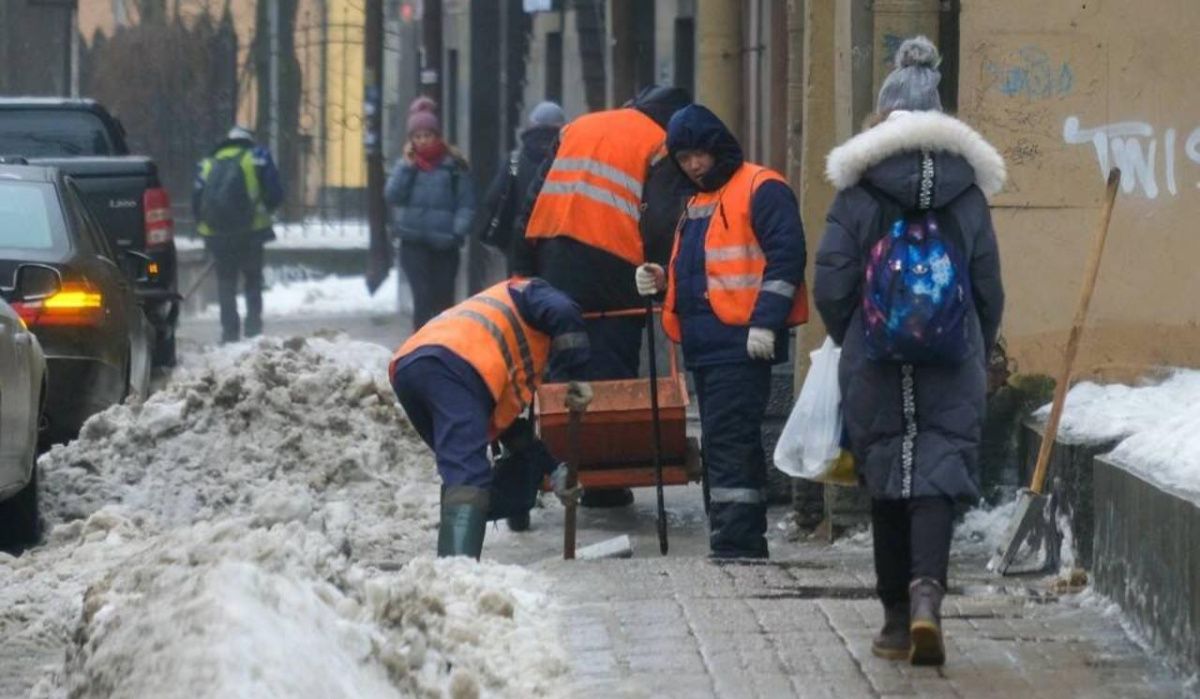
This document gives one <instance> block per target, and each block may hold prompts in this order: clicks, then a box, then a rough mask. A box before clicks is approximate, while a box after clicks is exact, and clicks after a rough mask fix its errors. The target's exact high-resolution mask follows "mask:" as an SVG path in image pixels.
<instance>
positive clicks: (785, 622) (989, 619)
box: [541, 545, 1195, 699]
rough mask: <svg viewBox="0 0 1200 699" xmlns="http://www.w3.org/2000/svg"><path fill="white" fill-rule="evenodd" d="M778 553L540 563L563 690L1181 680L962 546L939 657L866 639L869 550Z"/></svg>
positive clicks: (844, 688) (1094, 608)
mask: <svg viewBox="0 0 1200 699" xmlns="http://www.w3.org/2000/svg"><path fill="white" fill-rule="evenodd" d="M785 555H786V556H787V559H786V560H778V561H771V562H769V563H765V564H750V563H748V564H721V565H719V564H716V563H712V562H709V561H707V560H704V559H702V558H696V557H669V558H661V559H660V558H636V559H631V560H622V561H613V560H610V561H575V562H569V563H568V562H561V561H559V562H545V563H543V564H542V566H541V567H542V569H543V570H544V571H545V572H547V573H548V574H549V575H551V576H552V577H553V578H555V579H556V581H557V586H556V589H557V590H558V592H559V593H560V595H561V597H562V599H563V601H564V603H565V604H566V605H567V607H568V615H569V619H570V622H569V624H568V629H567V631H566V634H565V643H566V644H567V648H568V649H569V652H570V654H571V656H572V658H573V665H574V677H573V685H572V690H571V696H581V697H614V696H617V697H642V696H645V697H789V696H796V697H901V696H937V697H942V696H946V697H1009V698H1011V697H1021V698H1022V699H1026V698H1030V697H1056V698H1059V697H1178V696H1186V695H1187V694H1188V692H1189V691H1192V692H1194V691H1195V687H1194V686H1193V687H1187V686H1185V685H1184V684H1182V683H1181V682H1180V680H1179V679H1178V678H1176V677H1175V676H1174V675H1173V674H1172V673H1171V672H1170V671H1168V670H1167V669H1166V668H1165V667H1164V666H1162V665H1161V664H1160V663H1159V662H1157V661H1156V660H1153V659H1151V658H1149V657H1148V656H1147V654H1146V653H1145V652H1143V650H1142V649H1141V648H1140V647H1139V646H1138V645H1136V644H1135V643H1134V642H1133V641H1131V640H1130V638H1129V637H1128V636H1127V635H1126V634H1125V633H1124V632H1123V631H1122V629H1121V626H1120V622H1119V619H1118V618H1116V617H1114V616H1112V615H1105V614H1104V613H1102V609H1101V605H1100V604H1098V603H1096V602H1094V601H1089V600H1088V599H1087V596H1086V595H1085V596H1082V597H1081V596H1076V595H1067V596H1063V597H1059V596H1057V595H1055V594H1053V593H1051V592H1050V591H1049V590H1048V589H1046V588H1045V587H1044V586H1043V587H1039V586H1038V585H1037V584H1033V583H1030V584H1029V586H1026V584H1025V583H1022V582H1021V581H1020V580H1015V581H1014V580H1013V579H1003V580H1000V579H996V578H991V577H989V576H988V575H987V574H986V573H983V572H982V570H981V564H980V562H979V561H961V562H959V564H958V565H957V566H956V569H957V570H956V573H955V574H954V575H953V576H952V590H951V595H950V596H949V597H948V598H947V601H946V604H945V609H944V613H945V630H946V635H947V650H948V654H949V661H948V663H947V665H946V666H945V667H944V668H940V669H934V668H913V667H911V666H909V665H908V664H907V663H900V662H891V661H884V660H880V659H878V658H876V657H875V656H873V655H872V654H871V639H872V637H873V635H874V633H875V632H876V630H877V627H878V625H879V624H880V622H881V611H880V607H879V603H878V602H877V601H876V600H875V599H874V598H873V584H874V580H873V577H872V568H871V560H870V554H869V551H867V550H865V549H863V548H861V547H859V548H854V547H846V548H836V547H835V548H830V547H825V546H819V545H801V546H799V547H793V548H792V549H791V550H789V551H788V552H787V553H786V554H785Z"/></svg>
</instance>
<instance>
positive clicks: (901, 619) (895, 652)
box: [871, 602, 912, 660]
mask: <svg viewBox="0 0 1200 699" xmlns="http://www.w3.org/2000/svg"><path fill="white" fill-rule="evenodd" d="M908 624H909V620H908V602H900V603H899V604H892V605H887V604H885V605H883V629H882V630H880V632H879V635H878V636H876V637H875V641H874V642H873V643H872V644H871V652H872V653H874V654H875V655H876V656H878V657H880V658H884V659H886V660H904V659H905V658H907V657H908V653H909V648H910V646H911V645H912V641H911V639H910V638H909V633H908Z"/></svg>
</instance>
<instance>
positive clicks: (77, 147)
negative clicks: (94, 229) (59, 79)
mask: <svg viewBox="0 0 1200 699" xmlns="http://www.w3.org/2000/svg"><path fill="white" fill-rule="evenodd" d="M0 156H24V157H25V158H26V159H27V160H28V162H29V163H30V164H35V165H49V166H54V167H57V168H59V169H60V170H61V171H62V172H63V173H65V174H67V175H70V176H71V178H72V179H73V180H74V182H75V185H76V186H77V187H78V190H79V194H80V197H81V198H82V199H83V202H84V204H86V205H87V206H88V208H89V209H90V210H91V212H92V215H93V216H95V218H96V220H97V221H98V222H99V224H100V226H101V227H102V228H103V229H104V232H105V234H106V235H107V236H108V240H109V242H110V243H111V244H112V245H113V246H114V247H115V248H117V250H118V251H122V252H123V251H127V250H130V251H135V252H139V253H143V254H145V255H147V256H148V257H149V258H150V262H151V264H150V265H148V274H147V275H146V277H145V279H144V280H143V281H141V282H140V283H138V285H137V294H138V298H139V299H140V300H141V302H142V307H143V308H144V309H145V311H146V317H147V318H148V319H149V320H150V322H151V324H152V325H153V326H154V337H153V342H154V344H153V347H154V349H153V361H154V365H155V366H172V365H174V364H175V328H176V325H177V324H178V320H179V301H180V299H179V294H178V291H177V283H178V282H177V271H176V255H175V233H174V220H173V219H172V216H171V198H170V196H169V195H168V194H167V190H166V189H164V188H163V187H162V185H161V183H160V182H159V179H158V167H157V166H156V165H155V163H154V161H153V160H151V159H150V158H147V157H145V156H138V155H129V147H128V146H127V145H126V143H125V129H124V127H122V126H121V122H119V121H118V120H117V119H115V118H114V117H113V116H112V115H111V114H109V113H108V111H107V110H106V109H105V108H104V107H103V106H102V105H100V104H99V103H97V102H96V101H94V100H90V99H61V98H42V97H0Z"/></svg>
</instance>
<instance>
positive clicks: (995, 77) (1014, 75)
mask: <svg viewBox="0 0 1200 699" xmlns="http://www.w3.org/2000/svg"><path fill="white" fill-rule="evenodd" d="M983 72H984V74H985V75H986V76H987V77H986V79H985V84H986V85H987V86H988V88H990V89H994V90H998V91H1000V92H1001V93H1002V94H1004V95H1005V96H1007V97H1024V98H1026V99H1030V100H1042V99H1050V98H1052V97H1064V96H1066V95H1069V94H1070V93H1071V91H1072V90H1073V89H1074V87H1075V72H1074V71H1073V70H1071V65H1070V64H1069V63H1067V62H1066V61H1054V60H1051V59H1050V56H1049V55H1048V54H1047V53H1046V51H1045V50H1043V49H1042V48H1041V47H1040V46H1035V45H1029V46H1023V47H1021V48H1019V49H1017V50H1015V51H1013V52H1011V53H1009V54H1008V55H1006V56H1004V57H1003V58H999V59H997V60H995V61H993V60H991V59H986V60H984V62H983Z"/></svg>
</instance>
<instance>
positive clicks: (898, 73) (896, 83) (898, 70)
mask: <svg viewBox="0 0 1200 699" xmlns="http://www.w3.org/2000/svg"><path fill="white" fill-rule="evenodd" d="M941 63H942V56H941V54H939V53H938V50H937V47H936V46H934V45H933V42H932V41H930V40H929V39H927V38H926V37H923V36H916V37H913V38H911V39H906V40H905V41H904V43H903V44H900V48H899V49H898V50H897V51H896V67H895V69H894V70H892V72H891V74H890V75H888V76H887V78H886V79H885V80H884V81H883V87H881V88H879V99H878V100H877V101H876V103H875V111H876V112H877V113H878V114H881V115H882V114H887V113H888V112H891V111H894V110H897V109H905V110H910V111H930V110H933V111H939V112H940V111H941V110H942V99H941V97H939V96H938V83H939V82H941V80H942V74H941V73H940V72H938V66H939V65H941Z"/></svg>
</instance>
